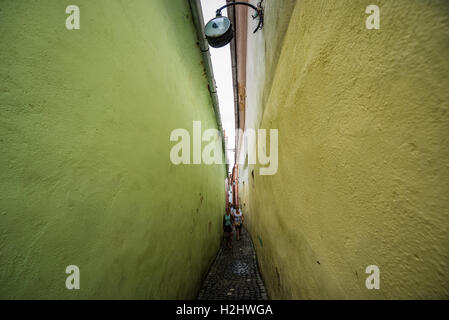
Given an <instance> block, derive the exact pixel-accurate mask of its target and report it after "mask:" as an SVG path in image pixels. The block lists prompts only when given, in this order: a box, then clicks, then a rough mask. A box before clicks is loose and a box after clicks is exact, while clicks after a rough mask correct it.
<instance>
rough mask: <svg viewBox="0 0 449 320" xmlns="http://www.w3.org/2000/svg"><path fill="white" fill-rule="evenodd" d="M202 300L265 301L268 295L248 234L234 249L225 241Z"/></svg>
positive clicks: (201, 292) (235, 242) (210, 273)
mask: <svg viewBox="0 0 449 320" xmlns="http://www.w3.org/2000/svg"><path fill="white" fill-rule="evenodd" d="M198 299H199V300H266V299H267V293H266V291H265V286H264V284H263V281H262V278H261V277H260V273H259V269H258V266H257V260H256V252H255V251H254V247H253V243H252V241H251V238H250V236H249V235H248V231H247V230H246V229H242V235H241V239H240V241H236V240H235V237H234V239H233V244H232V248H228V247H227V246H226V242H225V241H222V244H221V247H220V251H219V252H218V255H217V257H216V258H215V260H214V262H213V264H212V266H211V268H210V270H209V273H208V274H207V277H206V279H205V280H204V283H203V285H202V287H201V290H200V292H199V294H198Z"/></svg>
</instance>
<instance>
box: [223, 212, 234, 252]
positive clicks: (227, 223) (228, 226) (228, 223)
mask: <svg viewBox="0 0 449 320" xmlns="http://www.w3.org/2000/svg"><path fill="white" fill-rule="evenodd" d="M233 222H234V221H233V216H232V214H231V210H230V209H229V208H226V213H225V214H224V216H223V231H224V233H225V237H226V244H227V246H228V248H232V224H233Z"/></svg>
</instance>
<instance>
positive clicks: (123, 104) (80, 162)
mask: <svg viewBox="0 0 449 320" xmlns="http://www.w3.org/2000/svg"><path fill="white" fill-rule="evenodd" d="M70 4H76V5H78V6H79V7H80V10H81V29H80V30H75V31H68V30H67V29H66V28H65V20H66V17H67V15H66V14H65V8H66V6H68V5H70ZM0 31H1V32H0V115H1V116H0V146H1V152H0V204H1V205H0V298H25V299H26V298H58V299H59V298H61V299H75V298H125V299H127V298H137V299H144V298H156V299H165V298H193V297H194V296H195V294H196V291H197V288H198V286H199V284H200V281H201V277H202V276H203V275H204V272H205V271H206V270H207V267H208V265H209V263H210V262H211V259H213V257H214V256H215V253H216V250H217V248H218V245H219V240H220V232H221V227H220V226H221V214H222V212H223V211H222V208H223V207H224V201H225V199H224V192H223V181H224V178H225V168H224V166H222V165H211V166H204V165H184V166H175V165H173V164H172V163H171V162H170V158H169V155H170V148H171V146H173V145H174V144H175V143H173V142H170V141H169V137H170V132H171V131H172V130H173V129H175V128H186V129H188V130H189V131H190V132H192V121H193V120H201V121H202V127H203V130H205V129H207V128H216V127H217V125H216V120H215V117H214V111H213V108H212V102H211V98H210V95H209V92H208V88H207V79H206V76H205V71H204V68H203V64H202V57H201V53H200V50H199V48H198V47H197V44H196V41H197V39H196V33H195V29H194V27H193V22H192V18H191V13H190V8H189V5H188V1H183V0H170V1H165V0H158V1H144V0H133V1H113V0H101V1H86V0H78V1H76V2H74V3H73V2H72V1H59V0H51V1H45V0H42V1H28V0H23V1H17V0H14V1H12V0H10V1H7V0H4V1H0ZM71 264H74V265H77V266H79V267H80V270H81V289H80V290H72V291H70V290H67V289H66V288H65V279H66V277H67V276H68V275H66V274H65V269H66V266H68V265H71Z"/></svg>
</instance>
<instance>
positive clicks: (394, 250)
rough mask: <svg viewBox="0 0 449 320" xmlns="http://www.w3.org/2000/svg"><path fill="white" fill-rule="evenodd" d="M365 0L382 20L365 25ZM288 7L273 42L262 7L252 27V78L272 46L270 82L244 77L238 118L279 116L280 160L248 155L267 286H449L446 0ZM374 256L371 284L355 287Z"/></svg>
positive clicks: (302, 290) (290, 293)
mask: <svg viewBox="0 0 449 320" xmlns="http://www.w3.org/2000/svg"><path fill="white" fill-rule="evenodd" d="M276 3H277V2H276ZM370 4H377V5H378V6H379V7H380V10H381V13H380V15H381V22H380V30H367V29H366V28H365V19H366V18H367V17H368V15H367V14H366V13H365V8H366V7H367V6H368V5H370ZM293 7H294V10H293V13H292V16H291V19H290V20H289V23H288V28H286V32H285V38H284V39H283V41H282V42H281V43H280V44H279V46H278V47H274V48H273V47H271V46H270V44H271V43H272V42H271V37H276V32H274V31H275V30H276V28H277V26H276V24H270V23H269V21H268V20H267V22H266V24H265V26H264V30H263V32H262V33H261V34H259V35H257V34H256V35H254V36H251V35H250V36H249V37H248V41H249V43H248V48H249V49H248V50H249V52H248V70H247V73H248V74H249V77H251V70H264V69H265V67H266V66H267V65H271V64H272V62H269V63H268V62H267V60H269V59H270V56H269V55H268V54H267V52H268V51H270V50H279V59H278V61H277V62H275V66H276V67H275V68H273V69H274V70H273V72H269V71H268V74H267V77H270V76H271V77H272V78H273V80H272V84H270V82H269V81H266V80H264V79H265V78H266V77H259V78H255V79H252V80H253V81H254V82H255V84H253V88H252V89H251V87H250V88H249V89H248V90H247V95H248V96H247V105H248V110H250V109H251V108H252V105H253V111H252V112H253V114H252V115H250V116H247V125H248V126H249V127H251V126H252V127H255V128H258V127H261V128H277V129H279V169H278V172H277V174H276V175H274V176H260V175H259V174H258V167H257V166H255V167H254V166H251V165H250V166H249V169H248V172H249V173H248V183H246V185H247V190H244V191H243V192H242V194H244V195H246V194H247V199H246V200H245V201H248V202H249V207H250V209H249V210H248V212H246V215H247V220H246V221H247V224H248V226H249V229H250V231H251V233H252V237H253V240H254V243H255V245H256V250H257V255H258V259H259V263H260V267H261V271H262V275H263V278H264V280H265V282H266V286H267V289H268V293H269V294H270V296H271V297H272V298H275V299H278V298H287V299H290V298H294V299H297V298H299V299H311V298H314V299H316V298H324V299H335V298H344V299H347V298H357V299H358V298H360V299H393V298H399V299H403V298H418V299H429V298H449V276H448V274H449V197H448V192H449V160H448V159H449V148H448V139H449V112H448V108H449V105H448V101H449V60H448V56H449V32H448V30H449V3H448V2H447V1H444V0H440V1H436V0H435V1H421V0H414V1H409V0H407V1H406V0H399V1H397V0H395V1H392V0H385V1H316V0H302V1H296V2H295V4H294V6H293ZM277 8H278V6H277V5H276V4H275V2H274V1H271V2H270V1H266V10H267V12H266V15H267V17H270V16H273V14H272V13H270V10H274V11H275V10H276V9H277ZM273 28H274V31H273V30H272V29H273ZM279 34H280V35H279V36H282V32H281V30H280V31H279ZM267 70H269V69H268V68H267ZM261 74H262V75H263V72H261ZM248 83H249V86H251V81H248ZM264 94H265V95H266V98H263V95H264ZM248 112H251V111H248ZM252 170H254V179H253V178H252V177H251V171H252ZM240 188H242V186H241V187H240ZM373 264H374V265H377V266H379V268H380V272H381V277H380V280H381V282H380V290H368V289H366V287H365V279H366V277H367V276H368V275H367V274H365V268H366V267H367V266H368V265H373Z"/></svg>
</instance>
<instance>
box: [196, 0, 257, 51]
mask: <svg viewBox="0 0 449 320" xmlns="http://www.w3.org/2000/svg"><path fill="white" fill-rule="evenodd" d="M235 5H245V6H248V7H251V8H252V9H254V10H255V11H256V13H255V14H254V15H253V16H252V17H253V19H256V18H259V24H258V25H257V28H256V29H255V30H254V32H253V33H256V32H257V30H259V29H262V26H263V8H262V4H261V2H259V4H258V6H257V7H256V6H254V5H252V4H250V3H247V2H230V3H227V4H225V5H224V6H223V7H221V8H219V9H218V10H217V15H216V17H215V18H213V19H212V20H210V21H209V22H208V23H207V24H206V26H205V27H204V33H205V34H206V39H207V42H209V45H210V46H211V47H214V48H221V47H223V46H225V45H227V44H228V43H229V42H231V40H232V38H233V36H234V32H233V30H232V23H231V20H229V19H228V17H223V16H222V15H221V11H222V10H223V9H224V8H227V7H229V6H235Z"/></svg>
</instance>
